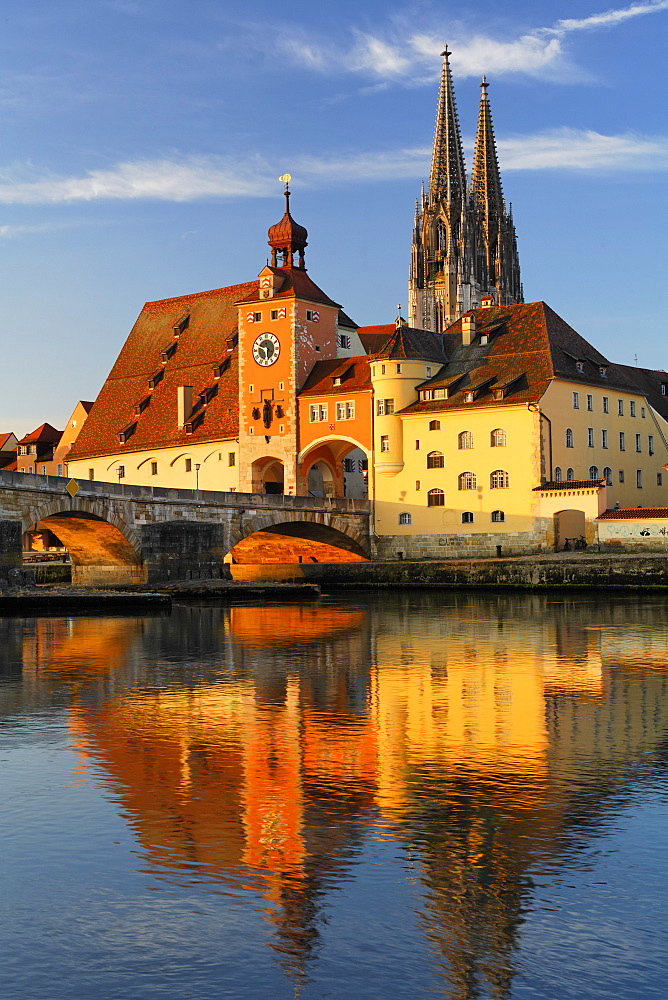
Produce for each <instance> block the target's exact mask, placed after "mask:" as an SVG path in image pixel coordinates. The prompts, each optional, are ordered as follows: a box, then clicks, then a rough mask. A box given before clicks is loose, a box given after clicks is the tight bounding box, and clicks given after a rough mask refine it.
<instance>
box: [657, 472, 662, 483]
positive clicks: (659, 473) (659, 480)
mask: <svg viewBox="0 0 668 1000" xmlns="http://www.w3.org/2000/svg"><path fill="white" fill-rule="evenodd" d="M656 485H657V486H663V473H662V472H657V474H656Z"/></svg>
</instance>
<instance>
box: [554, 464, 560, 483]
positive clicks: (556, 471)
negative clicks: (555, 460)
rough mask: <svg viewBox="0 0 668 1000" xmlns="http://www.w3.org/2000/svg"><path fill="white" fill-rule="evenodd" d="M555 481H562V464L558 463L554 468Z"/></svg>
mask: <svg viewBox="0 0 668 1000" xmlns="http://www.w3.org/2000/svg"><path fill="white" fill-rule="evenodd" d="M554 481H555V483H560V482H561V466H560V465H558V466H557V467H556V469H555V470H554Z"/></svg>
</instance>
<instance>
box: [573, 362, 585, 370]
mask: <svg viewBox="0 0 668 1000" xmlns="http://www.w3.org/2000/svg"><path fill="white" fill-rule="evenodd" d="M575 367H576V368H577V370H578V371H579V372H583V371H584V370H585V366H584V361H576V362H575Z"/></svg>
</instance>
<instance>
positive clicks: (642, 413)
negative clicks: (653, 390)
mask: <svg viewBox="0 0 668 1000" xmlns="http://www.w3.org/2000/svg"><path fill="white" fill-rule="evenodd" d="M640 417H641V419H642V420H644V419H645V407H644V406H641V407H640Z"/></svg>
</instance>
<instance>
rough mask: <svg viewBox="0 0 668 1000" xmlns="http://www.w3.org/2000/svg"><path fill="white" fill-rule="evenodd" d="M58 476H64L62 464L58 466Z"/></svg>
mask: <svg viewBox="0 0 668 1000" xmlns="http://www.w3.org/2000/svg"><path fill="white" fill-rule="evenodd" d="M57 474H58V475H59V476H62V474H63V467H62V465H60V464H59V465H58V473H57Z"/></svg>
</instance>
